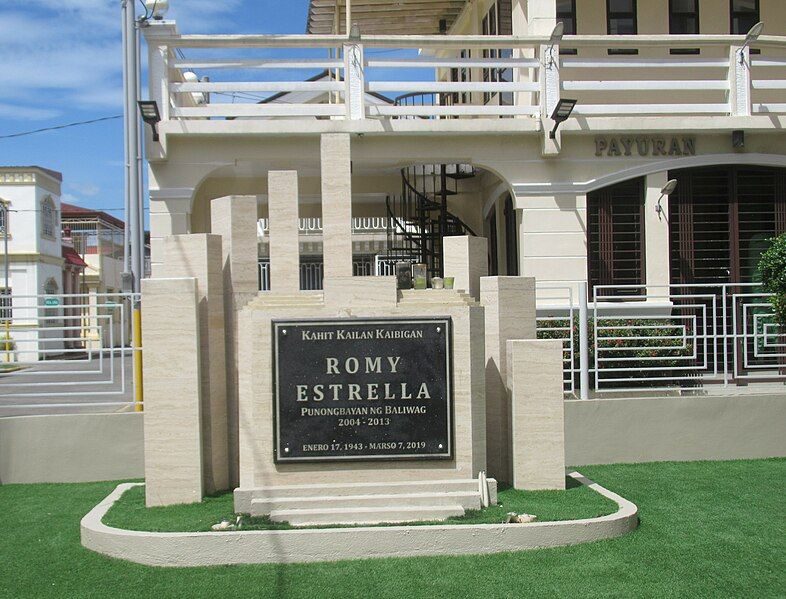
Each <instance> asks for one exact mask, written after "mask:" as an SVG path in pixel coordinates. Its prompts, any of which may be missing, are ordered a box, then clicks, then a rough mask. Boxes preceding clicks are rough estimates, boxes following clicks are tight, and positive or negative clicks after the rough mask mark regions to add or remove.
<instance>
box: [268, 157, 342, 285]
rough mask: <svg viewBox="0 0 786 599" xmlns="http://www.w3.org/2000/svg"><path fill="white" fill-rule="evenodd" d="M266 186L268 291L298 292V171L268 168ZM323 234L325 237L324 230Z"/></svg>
mask: <svg viewBox="0 0 786 599" xmlns="http://www.w3.org/2000/svg"><path fill="white" fill-rule="evenodd" d="M267 187H268V192H267V205H268V218H269V219H270V235H269V237H270V291H272V292H273V293H297V292H298V291H300V249H299V245H298V235H299V227H298V188H297V171H270V172H269V173H268V175H267ZM323 222H324V217H323ZM325 235H326V236H327V233H325ZM325 259H327V250H326V251H325ZM351 264H352V261H351V259H350V265H351Z"/></svg>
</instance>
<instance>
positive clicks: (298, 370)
mask: <svg viewBox="0 0 786 599" xmlns="http://www.w3.org/2000/svg"><path fill="white" fill-rule="evenodd" d="M450 324H451V323H450V319H449V318H395V319H394V318H384V319H368V320H360V319H358V320H355V319H351V320H350V319H337V320H319V321H310V320H296V321H274V322H273V340H274V341H273V343H274V346H273V348H274V350H273V351H274V355H273V366H274V379H273V401H274V402H275V406H274V408H275V423H274V427H275V430H274V432H275V459H276V461H278V462H291V461H309V460H353V459H425V458H428V459H441V458H442V459H444V458H450V457H452V451H453V448H452V422H451V418H452V415H451V412H452V387H451V372H450V362H451V361H450V355H451V350H450V343H451V338H450V335H451V330H450Z"/></svg>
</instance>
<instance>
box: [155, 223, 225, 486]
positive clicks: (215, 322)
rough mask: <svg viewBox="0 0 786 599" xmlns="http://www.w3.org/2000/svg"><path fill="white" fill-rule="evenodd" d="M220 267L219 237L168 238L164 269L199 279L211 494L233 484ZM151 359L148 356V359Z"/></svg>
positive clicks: (206, 464)
mask: <svg viewBox="0 0 786 599" xmlns="http://www.w3.org/2000/svg"><path fill="white" fill-rule="evenodd" d="M222 265H223V260H222V247H221V237H220V236H219V235H212V234H208V233H200V234H196V235H170V236H169V237H167V238H165V239H164V264H163V266H162V267H161V271H162V272H163V274H164V276H165V277H171V278H178V277H187V276H188V277H194V278H195V279H196V282H197V289H196V296H197V305H198V309H199V358H200V381H201V397H202V414H201V416H202V453H203V461H204V466H203V470H204V479H205V483H204V485H205V492H207V493H213V492H215V491H220V490H223V489H228V488H229V440H228V426H227V396H226V392H227V387H226V353H225V352H226V348H225V337H224V275H223V268H222ZM145 309H146V307H145ZM148 362H149V360H148V359H146V360H145V363H146V364H147V363H148Z"/></svg>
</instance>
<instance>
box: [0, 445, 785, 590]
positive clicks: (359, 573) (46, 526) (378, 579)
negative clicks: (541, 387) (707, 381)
mask: <svg viewBox="0 0 786 599" xmlns="http://www.w3.org/2000/svg"><path fill="white" fill-rule="evenodd" d="M579 470H580V471H581V472H582V473H583V474H585V475H587V476H589V477H590V478H592V479H593V480H595V481H597V482H598V483H600V484H601V485H603V486H605V487H607V488H609V489H611V490H613V491H615V492H617V493H619V494H621V495H622V496H623V497H626V498H627V499H630V500H631V501H633V502H634V503H636V504H637V505H638V506H639V515H640V518H641V525H640V527H639V529H638V530H636V531H634V532H632V533H630V534H628V535H626V536H624V537H621V538H618V539H611V540H608V541H599V542H596V543H588V544H584V545H576V546H573V547H562V548H556V549H542V550H534V551H523V552H517V553H504V554H497V555H482V556H461V557H418V558H405V559H380V560H368V561H348V562H336V563H320V564H286V565H283V564H262V565H249V566H219V567H212V568H186V569H184V568H152V567H146V566H141V565H138V564H132V563H127V562H122V561H118V560H113V559H110V558H107V557H105V556H102V555H99V554H96V553H92V552H90V551H88V550H87V549H84V548H83V547H82V546H81V545H80V544H79V520H80V518H81V517H82V516H83V515H84V514H85V513H87V512H88V511H89V510H90V509H92V508H93V507H94V506H95V505H96V504H97V503H98V502H99V501H101V500H102V499H103V498H104V497H106V495H107V494H108V493H109V492H110V491H111V490H112V489H113V488H114V487H115V484H116V483H89V484H70V485H6V486H0V506H2V520H0V556H2V559H0V596H2V597H58V598H60V597H112V598H123V597H133V598H135V599H139V598H143V597H156V598H159V597H167V598H168V597H189V598H192V597H220V598H222V599H223V598H227V597H232V598H235V597H304V598H310V597H331V598H332V597H340V598H342V599H343V598H355V597H357V598H363V599H368V598H374V599H376V598H387V597H402V598H416V597H428V598H429V599H437V598H441V597H483V598H484V599H485V598H497V597H713V598H714V597H756V598H760V597H783V596H784V595H786V557H785V556H786V499H784V497H786V493H785V491H786V460H783V459H773V460H758V461H736V462H694V463H658V464H639V465H635V464H631V465H615V466H595V467H581V468H579Z"/></svg>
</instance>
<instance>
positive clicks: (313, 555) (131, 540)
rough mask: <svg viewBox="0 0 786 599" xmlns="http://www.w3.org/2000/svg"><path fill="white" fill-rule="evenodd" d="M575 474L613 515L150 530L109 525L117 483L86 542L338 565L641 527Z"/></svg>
mask: <svg viewBox="0 0 786 599" xmlns="http://www.w3.org/2000/svg"><path fill="white" fill-rule="evenodd" d="M569 476H570V477H571V478H573V479H575V480H577V481H578V482H580V483H581V484H583V485H586V486H588V487H589V488H591V489H593V490H594V491H596V492H598V493H600V494H601V495H603V496H604V497H606V498H608V499H611V500H612V501H614V502H615V503H616V504H617V506H618V508H619V509H618V510H617V511H616V512H615V513H613V514H609V515H608V516H601V517H599V518H586V519H582V520H563V521H559V522H533V523H530V524H466V525H465V524H440V525H433V526H432V525H421V526H376V527H359V528H324V529H307V530H250V531H238V532H144V531H134V530H121V529H118V528H112V527H109V526H106V525H105V524H103V522H102V519H103V517H104V516H105V515H106V513H107V511H109V508H110V507H112V505H113V504H114V503H115V502H116V501H117V500H118V499H119V498H120V497H121V496H122V495H123V493H125V492H126V491H127V490H128V489H130V488H132V487H135V486H138V485H141V484H143V483H124V484H121V485H118V486H117V488H116V489H115V490H114V491H112V493H110V494H109V495H108V496H107V497H106V498H105V499H104V500H103V501H101V503H99V504H98V505H97V506H95V507H94V508H93V509H92V510H90V512H89V513H88V514H87V515H86V516H85V517H84V518H82V522H81V525H80V526H81V535H82V545H83V546H84V547H86V548H88V549H90V550H92V551H96V552H98V553H103V554H104V555H108V556H111V557H116V558H119V559H124V560H128V561H131V562H136V563H139V564H145V565H148V566H173V567H194V566H218V565H230V564H263V563H295V562H320V561H338V560H348V559H366V558H383V557H413V556H423V555H479V554H488V553H501V552H505V551H521V550H524V549H536V548H544V547H560V546H564V545H576V544H578V543H588V542H591V541H598V540H601V539H611V538H615V537H619V536H622V535H624V534H626V533H628V532H630V531H632V530H634V529H635V528H636V527H637V526H638V508H637V507H636V505H635V504H633V503H631V502H630V501H628V500H627V499H625V498H623V497H620V496H619V495H617V494H616V493H613V492H611V491H609V490H608V489H605V488H603V487H601V486H600V485H599V484H597V483H594V482H592V481H591V480H589V479H588V478H586V477H584V476H582V475H581V474H580V473H578V472H572V473H570V474H569Z"/></svg>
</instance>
